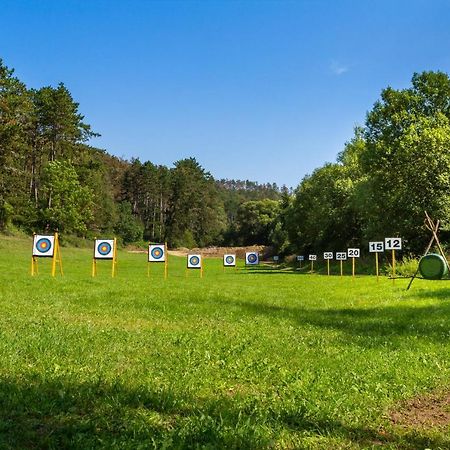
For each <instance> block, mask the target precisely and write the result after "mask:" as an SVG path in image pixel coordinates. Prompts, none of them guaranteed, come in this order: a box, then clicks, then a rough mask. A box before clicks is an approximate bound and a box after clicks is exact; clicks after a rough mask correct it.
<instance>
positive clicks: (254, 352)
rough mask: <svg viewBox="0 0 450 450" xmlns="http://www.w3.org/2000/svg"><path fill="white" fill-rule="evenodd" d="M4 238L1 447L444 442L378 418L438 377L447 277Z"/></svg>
mask: <svg viewBox="0 0 450 450" xmlns="http://www.w3.org/2000/svg"><path fill="white" fill-rule="evenodd" d="M0 251H1V259H0V448H80V449H88V448H99V447H102V448H132V449H135V448H153V447H154V448H158V449H160V448H211V449H216V448H239V449H243V448H355V449H356V448H371V447H373V448H376V447H380V448H411V449H416V448H433V449H436V448H449V447H450V437H449V436H450V433H449V431H450V429H449V428H448V427H446V428H445V429H442V427H441V428H440V429H432V428H426V429H419V428H417V429H414V428H408V427H401V426H397V425H393V424H392V423H391V421H390V419H389V415H390V413H391V412H392V411H394V410H395V409H396V408H399V406H398V405H399V402H401V401H402V400H405V399H409V398H411V397H414V396H416V395H419V394H424V393H427V392H433V391H436V390H440V389H444V390H445V389H448V388H449V386H450V283H449V284H447V283H445V282H425V281H422V280H419V281H417V282H416V283H415V284H414V285H413V288H412V290H411V291H409V292H406V291H405V287H406V283H407V282H406V280H397V282H396V284H395V286H393V285H392V282H391V281H389V280H387V279H382V280H380V282H379V283H378V284H377V282H376V281H375V279H374V277H357V278H356V279H354V280H352V279H351V277H344V278H340V277H338V276H332V277H327V276H324V275H306V274H296V273H290V272H284V273H277V272H276V271H256V270H255V271H248V272H246V271H245V270H243V269H240V270H238V271H237V272H235V271H233V270H228V271H227V272H225V273H223V272H222V268H221V260H212V259H209V260H207V261H206V268H205V276H204V278H203V279H199V278H198V272H192V271H191V273H190V276H189V277H188V278H186V277H185V270H184V263H185V261H184V259H182V258H175V257H172V258H171V260H170V267H169V272H170V275H169V279H168V280H166V281H164V280H163V279H162V267H161V266H152V269H153V270H152V276H151V277H150V278H148V277H147V265H146V256H145V254H143V255H142V254H131V253H125V252H119V266H118V270H119V273H118V276H117V278H115V279H111V278H110V263H108V262H101V263H99V269H98V270H99V276H98V277H97V278H95V279H92V278H91V277H90V270H91V255H92V251H90V250H86V249H74V248H73V249H72V248H70V249H69V248H63V249H62V252H63V262H64V271H65V276H64V277H63V278H60V277H59V278H56V279H51V277H50V276H49V261H41V262H40V271H41V274H40V275H39V277H35V278H31V277H30V276H29V267H30V252H31V240H29V241H25V240H18V239H12V238H6V237H0Z"/></svg>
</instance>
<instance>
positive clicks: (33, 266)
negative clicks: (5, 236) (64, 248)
mask: <svg viewBox="0 0 450 450" xmlns="http://www.w3.org/2000/svg"><path fill="white" fill-rule="evenodd" d="M35 275H39V269H38V262H37V258H36V256H32V257H31V276H32V277H34V276H35Z"/></svg>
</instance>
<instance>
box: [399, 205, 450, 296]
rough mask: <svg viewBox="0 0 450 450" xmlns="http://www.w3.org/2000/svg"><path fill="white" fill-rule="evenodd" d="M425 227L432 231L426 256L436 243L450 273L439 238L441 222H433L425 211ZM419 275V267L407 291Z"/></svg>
mask: <svg viewBox="0 0 450 450" xmlns="http://www.w3.org/2000/svg"><path fill="white" fill-rule="evenodd" d="M424 225H425V228H427V229H428V230H430V231H431V234H432V236H431V240H430V243H429V244H428V247H427V248H426V249H425V253H424V256H425V255H428V253H429V252H430V249H431V246H432V245H433V244H434V243H435V242H436V245H437V248H438V249H439V253H440V254H441V256H442V257H443V258H444V261H445V264H446V265H447V269H448V271H449V272H450V266H449V264H448V261H447V257H446V256H445V253H444V251H443V250H442V247H441V243H440V242H439V237H438V234H437V233H438V230H439V220H437V221H436V222H433V220H432V219H431V217H430V216H429V215H428V213H427V212H426V211H425V221H424ZM418 273H419V267H417V270H416V272H415V273H414V275H413V276H412V277H411V280H410V282H409V284H408V287H407V288H406V290H409V288H410V287H411V285H412V283H413V281H414V280H415V278H416V277H417V274H418Z"/></svg>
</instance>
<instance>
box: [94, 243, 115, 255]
mask: <svg viewBox="0 0 450 450" xmlns="http://www.w3.org/2000/svg"><path fill="white" fill-rule="evenodd" d="M113 258H114V239H96V240H95V247H94V259H113Z"/></svg>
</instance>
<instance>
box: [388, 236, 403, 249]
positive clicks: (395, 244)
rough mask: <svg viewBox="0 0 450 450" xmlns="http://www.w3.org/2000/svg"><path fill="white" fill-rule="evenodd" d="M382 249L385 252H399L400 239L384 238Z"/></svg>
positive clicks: (400, 247)
mask: <svg viewBox="0 0 450 450" xmlns="http://www.w3.org/2000/svg"><path fill="white" fill-rule="evenodd" d="M384 248H385V249H386V250H401V249H402V238H385V240H384Z"/></svg>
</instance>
